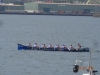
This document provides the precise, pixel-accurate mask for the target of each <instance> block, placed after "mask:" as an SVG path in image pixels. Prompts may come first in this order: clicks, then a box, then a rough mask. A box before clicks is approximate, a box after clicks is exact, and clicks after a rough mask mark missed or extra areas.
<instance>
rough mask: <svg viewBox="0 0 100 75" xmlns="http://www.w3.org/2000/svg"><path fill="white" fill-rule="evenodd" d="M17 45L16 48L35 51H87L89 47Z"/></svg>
mask: <svg viewBox="0 0 100 75" xmlns="http://www.w3.org/2000/svg"><path fill="white" fill-rule="evenodd" d="M17 45H18V50H37V51H65V52H89V48H87V47H85V48H81V49H79V50H78V49H72V50H69V49H63V48H60V49H55V48H34V47H29V46H25V45H22V44H17Z"/></svg>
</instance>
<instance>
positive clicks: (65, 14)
mask: <svg viewBox="0 0 100 75" xmlns="http://www.w3.org/2000/svg"><path fill="white" fill-rule="evenodd" d="M0 14H16V15H54V16H93V13H42V12H40V13H34V12H6V11H1V12H0Z"/></svg>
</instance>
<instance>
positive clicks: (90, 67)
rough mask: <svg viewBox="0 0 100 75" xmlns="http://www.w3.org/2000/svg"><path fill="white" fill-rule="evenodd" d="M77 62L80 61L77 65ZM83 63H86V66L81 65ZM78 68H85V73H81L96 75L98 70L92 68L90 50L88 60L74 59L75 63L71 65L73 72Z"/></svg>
mask: <svg viewBox="0 0 100 75" xmlns="http://www.w3.org/2000/svg"><path fill="white" fill-rule="evenodd" d="M78 63H81V64H80V65H78ZM83 63H85V64H87V67H82V64H83ZM79 70H86V71H87V73H84V74H82V75H96V73H97V72H98V71H96V70H94V67H92V65H91V51H90V62H85V61H81V60H76V63H75V65H74V67H73V72H74V73H77V72H78V71H79Z"/></svg>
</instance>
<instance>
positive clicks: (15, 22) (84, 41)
mask: <svg viewBox="0 0 100 75" xmlns="http://www.w3.org/2000/svg"><path fill="white" fill-rule="evenodd" d="M18 43H20V44H23V45H28V43H31V44H32V46H33V44H34V43H37V44H38V45H39V46H40V45H41V44H46V46H48V45H49V44H52V45H53V46H54V45H55V44H59V45H60V46H62V45H63V44H65V45H66V46H67V47H69V46H70V45H71V44H72V45H73V47H75V48H77V44H78V43H80V44H81V45H82V46H83V47H89V48H90V49H91V50H100V18H94V17H92V16H49V15H48V16H47V15H46V16H44V15H0V75H82V74H83V73H87V72H86V71H79V72H78V73H74V72H73V65H74V64H75V60H76V59H79V60H83V61H87V62H89V60H90V53H89V52H83V53H81V52H78V53H77V52H75V53H74V52H57V51H56V52H53V51H51V52H49V51H33V50H21V51H19V50H17V44H18ZM99 54H100V52H92V54H91V58H92V62H91V64H92V65H93V67H94V69H96V70H98V71H99V72H98V73H97V75H99V74H100V65H99V63H100V58H99V57H100V55H99Z"/></svg>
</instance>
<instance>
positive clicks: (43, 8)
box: [24, 2, 100, 13]
mask: <svg viewBox="0 0 100 75" xmlns="http://www.w3.org/2000/svg"><path fill="white" fill-rule="evenodd" d="M24 6H25V11H31V12H46V13H50V12H57V11H65V12H73V11H81V12H100V5H99V4H73V3H43V2H40V3H39V2H35V3H34V2H31V3H24Z"/></svg>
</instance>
